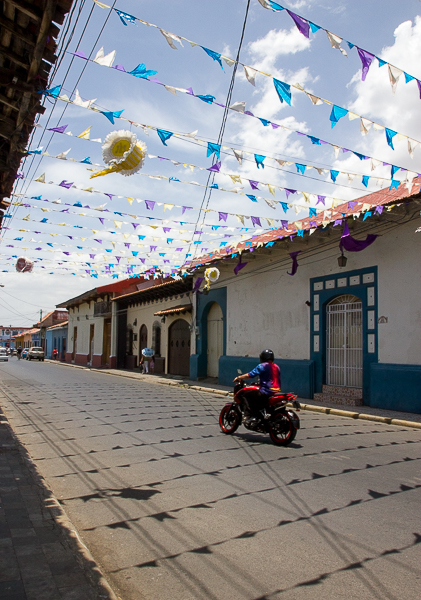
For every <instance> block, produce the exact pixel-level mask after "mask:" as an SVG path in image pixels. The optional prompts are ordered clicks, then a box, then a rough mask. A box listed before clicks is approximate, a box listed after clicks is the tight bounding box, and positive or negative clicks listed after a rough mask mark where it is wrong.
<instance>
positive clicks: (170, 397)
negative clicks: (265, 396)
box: [0, 358, 421, 600]
mask: <svg viewBox="0 0 421 600" xmlns="http://www.w3.org/2000/svg"><path fill="white" fill-rule="evenodd" d="M0 388H1V390H2V391H3V392H4V393H5V395H6V400H4V401H3V402H4V406H3V408H4V411H5V414H6V416H7V417H8V419H9V421H10V424H11V425H12V427H13V429H14V431H15V432H16V433H17V435H18V436H19V439H20V440H21V442H22V443H23V444H24V445H25V446H26V448H27V450H28V452H29V454H30V455H31V457H32V458H33V459H34V461H35V462H36V464H37V466H38V468H39V470H40V472H41V473H42V475H43V476H44V477H45V479H46V480H47V482H48V485H49V486H50V487H51V488H52V490H53V492H54V494H55V496H56V497H57V498H58V500H59V501H60V502H61V504H62V505H63V508H64V510H65V511H66V513H67V514H68V516H69V518H70V519H71V521H72V522H73V523H74V525H75V526H76V528H77V530H78V531H79V534H80V536H81V538H82V539H83V541H84V543H85V544H86V545H87V546H88V548H89V549H90V551H91V553H92V555H93V556H94V558H95V559H96V561H97V562H98V564H99V565H100V567H101V568H102V570H103V572H104V574H105V575H106V577H107V579H108V580H109V581H110V583H111V585H112V587H113V588H114V589H115V591H116V593H117V595H119V596H120V597H121V598H122V600H144V599H145V600H168V599H170V598H171V599H172V600H263V599H267V600H278V599H285V600H310V599H311V600H317V599H319V598H320V599H321V598H323V599H328V600H341V599H347V600H349V599H354V598H355V599H358V600H366V599H367V600H369V599H379V600H380V599H381V600H385V599H390V600H413V599H414V598H416V597H418V596H419V590H420V586H419V584H420V577H419V565H420V555H421V552H420V548H421V544H420V542H421V523H420V506H421V504H420V496H421V493H420V490H421V473H420V468H419V467H420V447H421V443H420V438H421V436H420V431H419V430H418V431H417V430H414V429H409V428H403V427H397V426H392V425H385V424H383V423H375V422H368V421H364V422H362V421H358V422H355V421H353V420H352V419H347V418H341V417H334V416H328V415H323V414H316V413H310V412H306V411H302V412H300V418H301V424H302V429H301V430H300V431H299V432H298V435H297V437H296V440H295V441H294V443H292V444H291V445H290V446H289V447H287V448H279V447H275V446H274V445H272V444H271V442H270V439H269V436H263V435H261V434H252V433H251V432H248V431H247V430H246V429H244V427H240V429H239V430H238V432H237V433H236V434H235V435H234V436H225V435H223V434H222V433H221V432H220V430H219V426H218V415H219V411H220V409H221V408H222V406H223V405H224V403H225V399H224V398H223V397H221V396H217V395H215V394H210V393H206V392H199V391H194V390H189V389H185V388H174V387H168V386H165V385H158V384H154V383H153V377H151V383H149V382H146V383H143V382H139V381H135V380H130V379H126V378H121V377H118V376H113V375H108V374H105V373H98V372H95V371H89V370H84V369H74V368H69V367H66V366H62V365H53V364H49V363H47V362H45V363H44V362H36V363H35V362H28V361H19V362H18V361H17V359H15V358H12V359H10V360H9V362H8V363H4V364H1V366H0Z"/></svg>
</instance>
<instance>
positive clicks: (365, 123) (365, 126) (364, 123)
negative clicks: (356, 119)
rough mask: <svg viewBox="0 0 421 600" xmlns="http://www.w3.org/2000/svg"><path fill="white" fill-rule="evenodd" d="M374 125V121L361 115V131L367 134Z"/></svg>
mask: <svg viewBox="0 0 421 600" xmlns="http://www.w3.org/2000/svg"><path fill="white" fill-rule="evenodd" d="M372 125H373V121H369V119H364V117H361V121H360V131H361V133H362V135H367V133H368V132H369V131H370V129H371V126H372Z"/></svg>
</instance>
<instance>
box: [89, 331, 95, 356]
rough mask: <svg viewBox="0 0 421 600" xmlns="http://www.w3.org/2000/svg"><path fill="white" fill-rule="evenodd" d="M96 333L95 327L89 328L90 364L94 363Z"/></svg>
mask: <svg viewBox="0 0 421 600" xmlns="http://www.w3.org/2000/svg"><path fill="white" fill-rule="evenodd" d="M94 332H95V325H91V326H90V328H89V354H88V362H92V357H93V355H94Z"/></svg>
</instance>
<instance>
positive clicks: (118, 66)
mask: <svg viewBox="0 0 421 600" xmlns="http://www.w3.org/2000/svg"><path fill="white" fill-rule="evenodd" d="M112 68H113V69H117V71H123V73H125V72H126V69H125V68H124V67H123V65H114V67H112Z"/></svg>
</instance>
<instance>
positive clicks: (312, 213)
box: [308, 208, 317, 217]
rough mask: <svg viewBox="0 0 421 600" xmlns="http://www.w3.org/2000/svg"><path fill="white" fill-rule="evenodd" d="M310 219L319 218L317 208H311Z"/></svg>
mask: <svg viewBox="0 0 421 600" xmlns="http://www.w3.org/2000/svg"><path fill="white" fill-rule="evenodd" d="M308 211H309V215H308V216H309V217H316V216H317V210H316V209H315V208H309V209H308Z"/></svg>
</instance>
